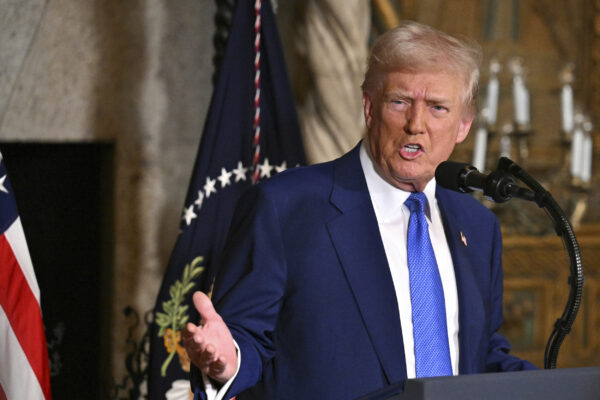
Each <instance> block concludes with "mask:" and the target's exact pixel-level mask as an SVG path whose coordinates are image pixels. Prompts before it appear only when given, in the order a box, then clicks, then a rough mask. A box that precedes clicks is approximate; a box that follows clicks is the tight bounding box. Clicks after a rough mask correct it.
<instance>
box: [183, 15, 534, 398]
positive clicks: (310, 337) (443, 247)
mask: <svg viewBox="0 0 600 400" xmlns="http://www.w3.org/2000/svg"><path fill="white" fill-rule="evenodd" d="M479 59H480V52H479V50H478V49H477V48H476V47H474V46H472V45H469V44H465V43H464V42H461V41H459V40H457V39H455V38H453V37H451V36H448V35H446V34H444V33H441V32H438V31H436V30H434V29H432V28H429V27H427V26H423V25H420V24H417V23H405V24H403V25H401V26H400V27H398V28H396V29H394V30H392V31H390V32H388V33H386V34H384V35H382V36H381V37H380V38H379V39H378V40H377V42H376V43H375V45H374V47H373V50H372V53H371V56H370V58H369V65H368V71H367V73H366V76H365V80H364V83H363V85H362V88H363V104H364V116H365V122H366V126H367V135H366V138H365V139H364V140H363V141H362V142H361V143H359V144H358V145H357V146H356V147H355V148H354V149H353V150H352V151H350V152H349V153H347V154H345V155H344V156H342V157H341V158H339V159H337V160H334V161H331V162H328V163H324V164H319V165H314V166H311V167H306V168H295V169H292V170H289V171H287V172H286V173H282V174H280V175H277V176H276V177H274V178H272V179H270V180H268V181H266V182H264V183H262V184H259V185H257V186H256V187H254V188H253V189H252V190H251V191H250V192H249V193H247V194H246V195H245V196H244V197H243V198H242V199H241V200H240V203H239V206H238V209H237V210H236V214H235V216H234V221H233V224H232V228H231V232H230V238H229V241H228V245H227V246H226V249H225V260H224V263H223V266H222V268H221V269H220V271H219V275H218V277H217V281H216V285H215V289H214V296H213V302H214V308H213V303H211V301H210V300H209V299H208V297H206V296H205V295H204V294H202V293H200V292H197V293H195V294H194V304H195V306H196V308H197V309H198V311H199V312H200V314H201V315H202V316H203V321H202V322H201V324H200V325H194V324H192V323H189V324H188V326H187V327H186V330H185V332H184V343H185V347H186V349H187V351H188V354H189V355H190V358H191V360H192V362H193V363H194V365H195V366H196V367H197V369H196V370H195V373H193V374H192V385H193V386H194V390H195V391H196V393H199V392H201V391H204V390H205V389H207V390H208V391H210V390H212V387H216V389H215V393H216V397H217V398H224V397H225V398H229V397H232V396H237V398H238V399H246V398H251V399H300V398H306V399H307V398H316V399H351V398H356V397H359V396H362V395H365V394H367V393H370V392H372V391H375V390H377V389H380V388H382V387H385V386H387V385H390V384H393V383H397V382H402V381H404V380H405V379H407V378H414V377H416V376H429V375H432V374H425V375H423V374H422V373H421V374H419V363H420V361H418V360H419V357H422V354H421V350H418V349H417V346H416V341H417V339H419V338H418V337H415V336H418V335H416V334H415V332H417V328H416V326H413V322H414V324H415V325H416V320H414V318H415V316H414V315H413V314H412V312H413V311H414V308H415V307H416V305H415V298H414V297H411V295H412V296H417V300H419V298H418V296H421V295H420V294H416V292H412V293H411V291H412V290H413V283H412V282H409V264H410V262H411V261H410V260H409V259H410V256H407V240H408V239H407V237H409V236H410V233H407V232H409V229H408V227H409V221H410V220H411V218H412V214H411V211H409V209H408V207H407V205H406V204H405V201H406V200H407V199H408V198H409V196H411V193H415V192H422V194H424V195H421V196H422V197H425V198H426V204H427V206H426V209H425V215H426V220H427V224H426V226H428V235H429V238H430V242H431V246H430V247H432V250H433V253H434V255H435V257H434V258H435V260H436V261H437V269H438V271H439V278H438V279H439V280H440V281H441V287H442V288H443V293H442V294H441V295H442V296H443V297H442V303H443V305H442V311H443V313H442V315H443V316H445V318H444V321H443V327H444V329H443V330H442V331H441V332H440V333H439V334H440V335H442V336H441V337H442V342H443V343H444V345H445V346H444V347H445V349H444V350H443V352H444V353H445V355H444V357H445V359H446V361H447V362H448V369H447V371H448V372H447V373H448V374H454V375H456V374H472V373H482V372H491V371H509V370H521V369H530V368H534V366H533V365H531V364H530V363H528V362H526V361H522V360H520V359H518V358H516V357H513V356H511V355H509V354H508V351H509V345H508V343H507V341H506V340H505V339H504V338H503V337H502V336H500V335H499V334H498V333H497V330H498V329H499V328H500V325H501V324H502V256H501V252H502V248H501V247H502V244H501V234H500V229H499V224H498V221H497V220H496V218H495V217H494V215H493V214H492V213H491V212H490V211H489V210H488V209H486V208H485V207H483V206H482V205H481V204H480V203H478V202H477V201H476V200H474V199H473V198H471V197H470V196H468V195H463V194H458V193H454V192H449V191H447V190H445V189H443V188H441V187H439V186H437V185H436V182H435V179H434V172H435V169H436V167H437V166H438V165H439V164H440V163H441V162H442V161H445V160H446V159H447V158H448V157H449V156H450V154H451V152H452V150H453V149H454V146H455V145H456V144H457V143H461V142H462V141H463V140H464V139H465V138H466V137H467V134H468V132H469V129H470V127H471V123H472V121H473V117H474V113H475V106H474V97H475V94H476V91H477V81H478V78H479V69H478V65H479ZM411 279H412V277H411ZM426 300H427V299H426ZM215 310H216V311H215ZM432 312H433V310H432ZM435 335H438V333H436V334H435ZM426 347H427V346H426ZM440 362H441V361H440ZM199 371H200V372H202V374H199V373H198V372H199Z"/></svg>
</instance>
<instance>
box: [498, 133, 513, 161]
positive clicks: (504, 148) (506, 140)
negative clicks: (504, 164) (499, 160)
mask: <svg viewBox="0 0 600 400" xmlns="http://www.w3.org/2000/svg"><path fill="white" fill-rule="evenodd" d="M510 148H511V141H510V136H509V135H503V136H502V138H501V139H500V157H506V158H510V153H511V151H510Z"/></svg>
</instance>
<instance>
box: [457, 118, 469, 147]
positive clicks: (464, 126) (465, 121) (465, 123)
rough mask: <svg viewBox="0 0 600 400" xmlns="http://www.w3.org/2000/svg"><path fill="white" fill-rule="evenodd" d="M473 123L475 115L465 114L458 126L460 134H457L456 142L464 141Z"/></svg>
mask: <svg viewBox="0 0 600 400" xmlns="http://www.w3.org/2000/svg"><path fill="white" fill-rule="evenodd" d="M472 123H473V116H465V117H463V118H462V120H461V121H460V125H459V127H458V135H456V143H457V144H458V143H462V142H463V141H464V140H465V139H466V138H467V135H468V134H469V130H470V129H471V124H472Z"/></svg>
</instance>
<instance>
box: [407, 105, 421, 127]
mask: <svg viewBox="0 0 600 400" xmlns="http://www.w3.org/2000/svg"><path fill="white" fill-rule="evenodd" d="M424 113H425V110H424V109H423V107H422V106H421V105H418V104H415V105H413V106H412V107H410V109H409V110H408V112H407V113H406V133H408V134H411V135H419V134H421V133H425V120H424Z"/></svg>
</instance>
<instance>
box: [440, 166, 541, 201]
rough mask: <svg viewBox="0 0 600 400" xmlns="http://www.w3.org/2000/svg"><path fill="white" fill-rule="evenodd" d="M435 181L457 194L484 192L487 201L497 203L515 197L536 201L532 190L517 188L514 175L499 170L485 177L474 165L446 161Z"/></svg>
mask: <svg viewBox="0 0 600 400" xmlns="http://www.w3.org/2000/svg"><path fill="white" fill-rule="evenodd" d="M435 180H436V182H437V183H438V184H439V185H440V186H441V187H443V188H446V189H450V190H454V191H456V192H461V193H469V192H472V191H473V190H479V191H482V192H483V195H484V196H485V197H486V198H487V199H489V200H491V201H494V202H496V203H503V202H505V201H507V200H510V199H511V198H513V197H516V198H520V199H524V200H529V201H535V194H534V193H533V192H532V191H531V190H529V189H525V188H522V187H519V186H517V184H516V181H515V178H514V177H513V176H512V175H510V174H508V173H507V172H505V171H501V170H499V169H496V170H495V171H493V172H492V173H490V174H489V175H485V174H482V173H481V172H479V171H478V170H477V168H475V167H474V166H472V165H469V164H465V163H459V162H455V161H444V162H442V163H441V164H440V165H438V167H437V168H436V170H435Z"/></svg>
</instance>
